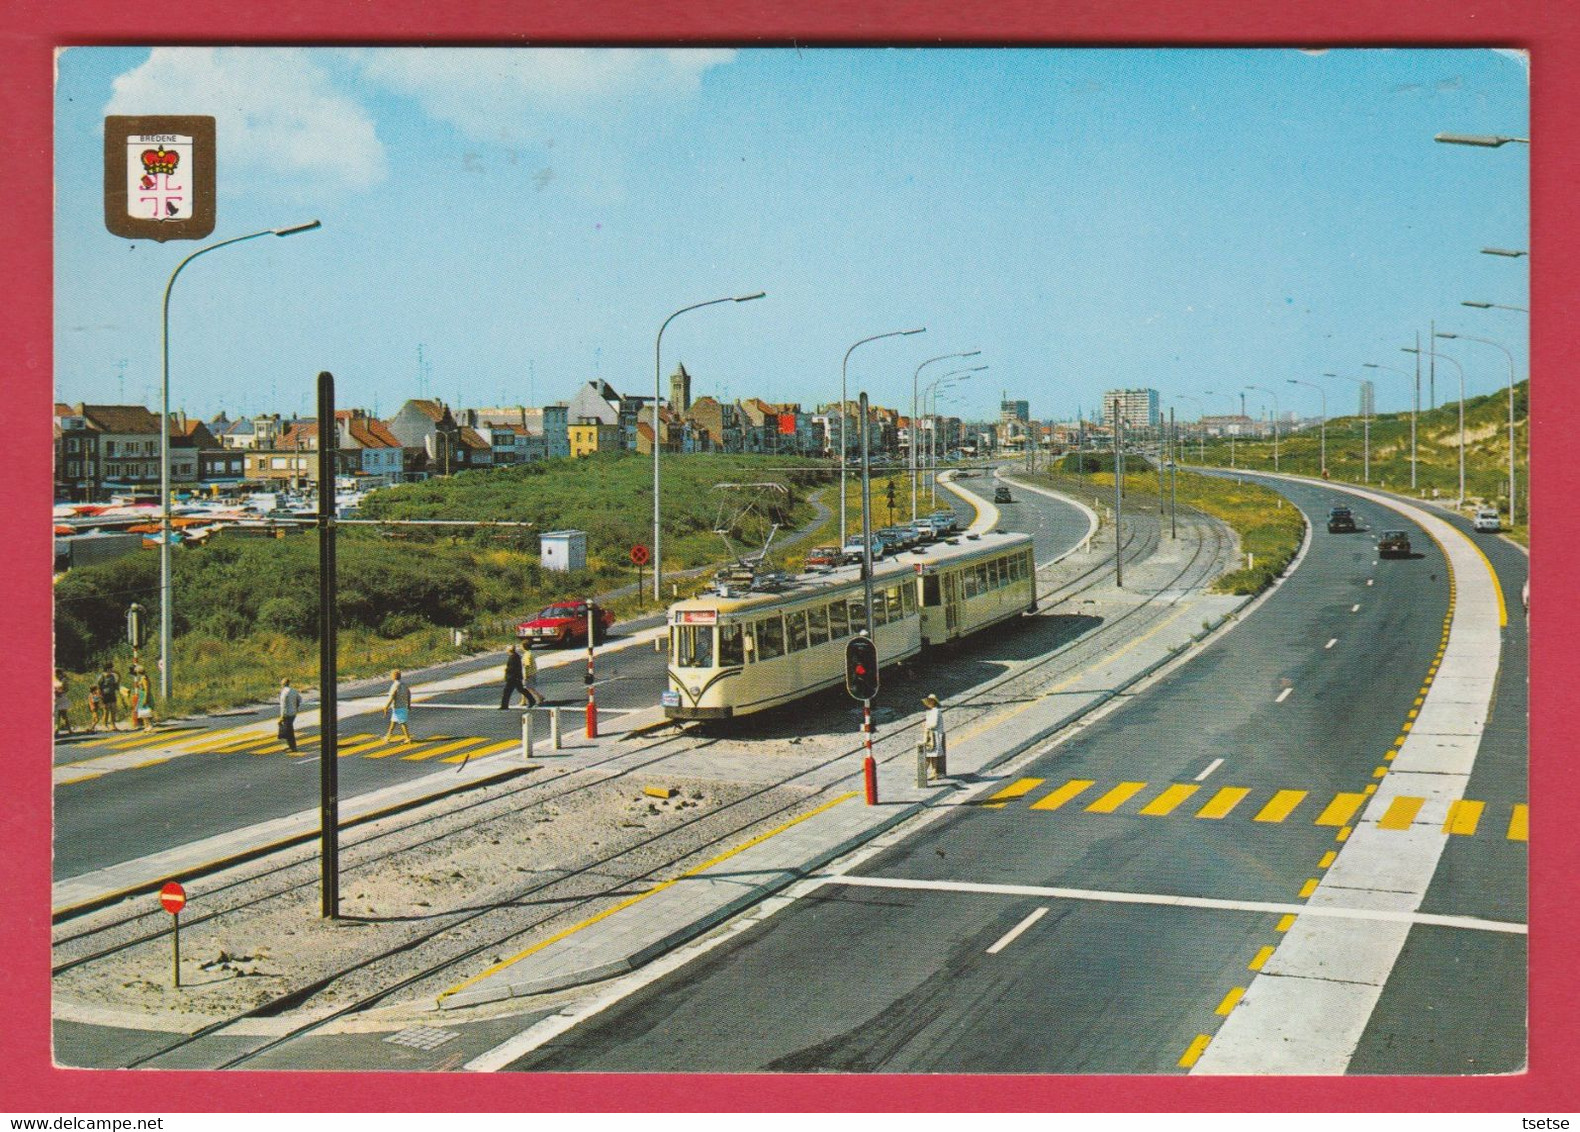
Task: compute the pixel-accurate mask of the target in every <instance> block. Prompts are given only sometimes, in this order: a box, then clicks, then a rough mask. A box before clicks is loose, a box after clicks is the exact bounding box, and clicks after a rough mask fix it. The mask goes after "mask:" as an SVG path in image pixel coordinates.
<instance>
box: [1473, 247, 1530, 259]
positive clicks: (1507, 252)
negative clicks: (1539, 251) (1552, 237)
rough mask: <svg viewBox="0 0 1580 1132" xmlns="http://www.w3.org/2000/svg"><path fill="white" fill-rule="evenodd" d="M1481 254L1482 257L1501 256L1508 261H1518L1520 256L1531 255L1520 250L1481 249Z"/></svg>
mask: <svg viewBox="0 0 1580 1132" xmlns="http://www.w3.org/2000/svg"><path fill="white" fill-rule="evenodd" d="M1481 254H1482V255H1501V256H1507V257H1508V258H1510V259H1519V258H1520V257H1521V256H1522V255H1530V254H1531V253H1530V252H1528V251H1525V250H1524V249H1522V248H1482V249H1481Z"/></svg>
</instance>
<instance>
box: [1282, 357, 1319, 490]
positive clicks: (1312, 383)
mask: <svg viewBox="0 0 1580 1132" xmlns="http://www.w3.org/2000/svg"><path fill="white" fill-rule="evenodd" d="M1285 380H1287V381H1288V382H1289V384H1291V385H1305V386H1308V387H1309V388H1311V389H1315V390H1316V391H1317V393H1318V394H1320V395H1321V397H1322V478H1323V479H1327V478H1328V391H1327V390H1326V389H1324V388H1322V386H1320V385H1318V384H1317V383H1316V382H1315V381H1301V380H1300V379H1299V378H1298V377H1291V378H1286V379H1285Z"/></svg>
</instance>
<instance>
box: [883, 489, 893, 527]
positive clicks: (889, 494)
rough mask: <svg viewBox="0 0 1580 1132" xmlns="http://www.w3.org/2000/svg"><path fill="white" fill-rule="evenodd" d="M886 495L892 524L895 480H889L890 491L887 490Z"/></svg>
mask: <svg viewBox="0 0 1580 1132" xmlns="http://www.w3.org/2000/svg"><path fill="white" fill-rule="evenodd" d="M885 496H886V498H887V501H888V504H889V522H890V523H891V524H892V523H893V522H894V481H893V480H890V481H889V483H888V491H887V492H885Z"/></svg>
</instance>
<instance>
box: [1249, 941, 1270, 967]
mask: <svg viewBox="0 0 1580 1132" xmlns="http://www.w3.org/2000/svg"><path fill="white" fill-rule="evenodd" d="M1272 957H1273V949H1272V948H1271V947H1264V948H1262V950H1260V951H1258V952H1257V953H1256V958H1255V959H1252V960H1251V962H1250V963H1248V964H1246V969H1247V970H1250V971H1260V970H1261V969H1262V964H1263V963H1266V962H1267V961H1268V960H1269V959H1271V958H1272Z"/></svg>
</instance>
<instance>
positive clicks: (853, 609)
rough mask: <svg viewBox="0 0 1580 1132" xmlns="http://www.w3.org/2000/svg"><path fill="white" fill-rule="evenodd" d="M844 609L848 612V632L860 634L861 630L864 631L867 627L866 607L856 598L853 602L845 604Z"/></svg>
mask: <svg viewBox="0 0 1580 1132" xmlns="http://www.w3.org/2000/svg"><path fill="white" fill-rule="evenodd" d="M846 608H847V609H849V610H850V631H851V633H852V634H856V633H860V632H861V631H862V630H864V629H866V627H867V607H866V606H865V605H863V604H862V602H861V599H860V598H857V599H855V600H853V601H850V602H848V603H846Z"/></svg>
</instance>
